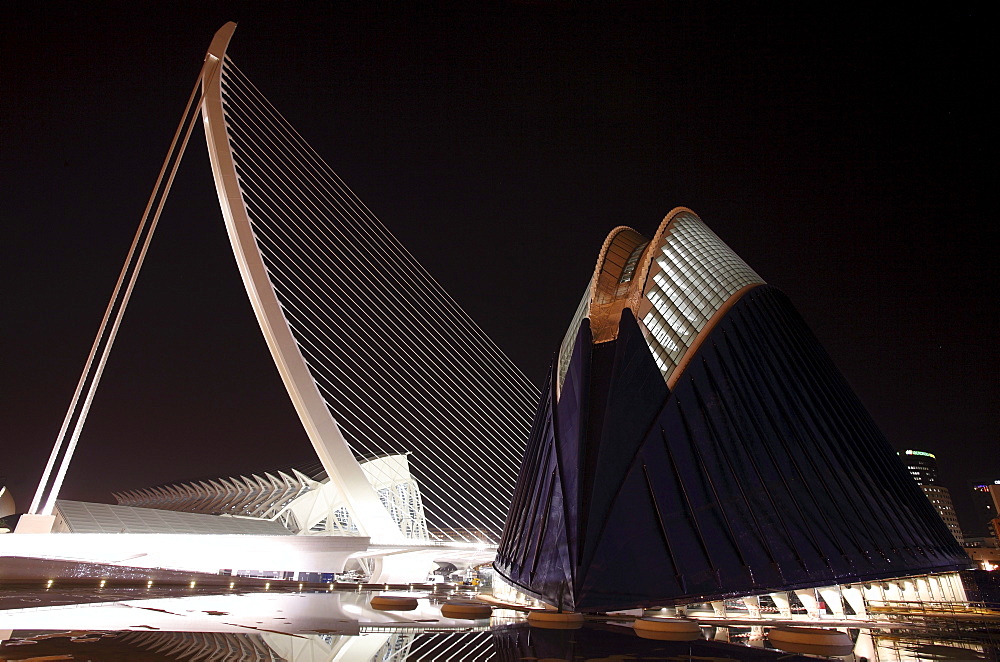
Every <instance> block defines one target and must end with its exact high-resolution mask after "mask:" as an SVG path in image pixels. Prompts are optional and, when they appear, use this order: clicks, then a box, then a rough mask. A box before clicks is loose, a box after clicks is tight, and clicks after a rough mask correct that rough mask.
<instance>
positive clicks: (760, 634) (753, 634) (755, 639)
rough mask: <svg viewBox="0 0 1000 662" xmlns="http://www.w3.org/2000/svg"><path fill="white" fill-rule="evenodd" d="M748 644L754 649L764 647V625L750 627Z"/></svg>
mask: <svg viewBox="0 0 1000 662" xmlns="http://www.w3.org/2000/svg"><path fill="white" fill-rule="evenodd" d="M747 644H749V645H750V646H751V647H753V648H763V647H764V626H762V625H751V626H750V638H749V639H747Z"/></svg>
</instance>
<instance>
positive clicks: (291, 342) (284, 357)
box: [202, 23, 403, 542]
mask: <svg viewBox="0 0 1000 662" xmlns="http://www.w3.org/2000/svg"><path fill="white" fill-rule="evenodd" d="M235 29H236V24H235V23H227V24H226V25H224V26H223V27H222V28H221V29H220V30H219V31H218V32H217V33H216V35H215V38H214V39H213V40H212V44H211V46H209V49H208V53H207V55H206V60H207V61H208V62H213V61H214V62H215V63H216V66H206V67H205V70H204V71H205V73H204V74H203V76H204V78H203V80H202V86H203V90H204V101H203V105H202V116H203V118H204V122H205V138H206V140H207V141H208V153H209V157H210V159H211V162H212V175H213V176H214V178H215V187H216V190H217V192H218V194H219V204H220V205H221V207H222V215H223V217H224V218H225V221H226V230H227V231H228V233H229V240H230V242H231V243H232V246H233V253H234V255H235V256H236V262H237V265H238V266H239V270H240V276H242V278H243V284H244V285H245V286H246V289H247V294H248V295H249V296H250V303H251V305H252V306H253V310H254V314H255V315H256V316H257V321H258V323H260V328H261V331H262V332H263V333H264V339H265V340H266V341H267V346H268V348H269V349H270V351H271V356H272V357H273V358H274V363H275V365H276V366H277V368H278V372H279V373H280V374H281V379H282V381H283V382H284V384H285V389H286V390H287V391H288V395H289V396H290V397H291V399H292V403H293V405H294V406H295V410H296V412H297V413H298V415H299V419H300V420H301V421H302V424H303V426H304V427H305V430H306V434H307V435H308V437H309V440H310V441H311V442H312V445H313V448H315V449H316V454H317V455H318V456H319V459H320V462H322V464H323V468H324V469H325V470H326V472H327V475H328V476H329V477H330V480H331V481H333V482H336V483H338V484H339V486H340V488H341V490H342V492H343V493H344V494H345V495H346V496H347V500H348V502H349V505H350V510H351V511H352V513H353V514H354V515H355V521H356V522H357V523H358V524H359V527H360V528H361V529H362V530H363V532H364V533H365V534H367V535H369V536H371V537H372V538H373V539H374V540H377V541H379V542H383V541H384V542H396V541H401V540H402V539H403V536H402V534H401V533H400V530H399V528H398V527H397V526H396V524H395V523H394V522H393V521H392V518H391V517H390V516H389V514H388V513H387V512H386V510H385V508H384V507H383V506H382V504H381V502H380V500H379V498H378V495H377V494H376V493H375V491H374V490H373V489H372V487H371V485H370V484H369V482H368V480H367V479H366V478H365V475H364V472H363V471H362V470H361V467H360V465H359V464H358V462H357V460H355V458H354V454H353V453H352V452H351V450H350V448H349V447H348V445H347V442H346V440H345V439H344V436H343V435H342V434H341V432H340V429H339V428H338V426H337V422H336V421H335V420H334V419H333V417H332V416H331V415H330V411H329V409H328V408H327V406H326V403H325V401H324V400H323V397H322V395H321V394H320V392H319V389H318V388H317V387H316V382H315V381H314V380H313V378H312V375H311V374H310V373H309V369H308V367H307V365H306V362H305V360H304V359H303V358H302V354H301V353H300V351H299V347H298V345H297V344H296V342H295V339H294V338H293V336H292V333H291V330H290V329H289V327H288V321H287V320H286V319H285V315H284V313H283V312H282V309H281V305H280V304H279V302H278V298H277V296H276V295H275V292H274V289H273V287H272V285H271V281H270V279H269V278H268V274H267V269H266V267H265V266H264V261H263V259H262V258H261V254H260V250H259V249H258V246H257V242H256V239H255V238H254V234H253V230H252V228H251V226H250V218H249V215H248V213H247V208H246V203H245V201H244V199H243V194H242V190H241V187H240V181H239V176H238V175H237V172H236V165H235V162H234V160H233V153H232V148H231V146H230V143H229V138H228V132H227V126H226V116H225V110H224V107H223V102H222V63H223V60H224V58H225V55H226V48H227V47H228V45H229V40H230V39H231V38H232V35H233V31H234V30H235Z"/></svg>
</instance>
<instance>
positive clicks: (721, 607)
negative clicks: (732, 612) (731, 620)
mask: <svg viewBox="0 0 1000 662" xmlns="http://www.w3.org/2000/svg"><path fill="white" fill-rule="evenodd" d="M712 612H713V613H714V614H715V615H716V616H718V617H719V618H725V617H726V603H725V602H724V601H723V600H716V601H715V602H713V603H712Z"/></svg>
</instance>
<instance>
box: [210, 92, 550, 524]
mask: <svg viewBox="0 0 1000 662" xmlns="http://www.w3.org/2000/svg"><path fill="white" fill-rule="evenodd" d="M234 105H235V104H233V103H230V104H229V105H228V106H227V110H229V111H230V113H229V116H228V117H227V121H228V122H229V123H230V125H231V126H230V130H231V133H233V131H232V129H233V126H232V125H233V120H234V119H235V117H234V116H235V113H234V112H233V110H234V108H233V106H234ZM239 142H240V143H248V142H249V143H251V144H253V142H254V141H253V140H249V141H244V140H240V141H239ZM235 151H236V153H237V154H239V153H240V151H241V149H240V148H239V147H237V149H236V150H235ZM248 165H249V164H248ZM244 169H246V168H244ZM334 176H335V175H334ZM241 178H242V179H244V180H245V179H246V177H245V176H244V175H243V174H241ZM241 183H243V184H244V186H246V184H247V183H248V182H247V181H241ZM323 184H324V185H325V186H326V187H329V182H323ZM267 188H270V187H267ZM247 192H249V191H247ZM258 193H259V195H254V196H253V197H260V198H261V199H262V200H264V199H265V198H266V191H259V192H258ZM286 197H287V194H286ZM252 204H253V206H254V207H256V203H255V202H252ZM255 211H256V209H255ZM270 211H271V213H272V214H274V212H275V210H274V209H273V206H272V209H271V210H270ZM279 215H280V214H279ZM337 215H338V216H342V214H340V213H338V214H337ZM254 216H255V218H256V217H257V216H258V214H256V213H255V214H254ZM296 217H297V214H296ZM292 218H293V217H292V216H288V217H287V220H288V221H291V220H292ZM256 220H257V221H258V223H257V224H256V225H257V226H259V227H256V229H257V230H258V231H263V230H264V227H265V226H266V224H262V223H260V222H259V221H260V220H261V219H260V218H256ZM323 220H326V221H327V223H329V219H327V218H325V217H324V218H323ZM352 220H354V221H359V220H362V221H363V219H360V218H358V217H357V215H356V214H355V218H354V219H352ZM314 225H315V223H314ZM352 229H356V228H354V227H352ZM376 229H381V228H376ZM279 230H280V228H279ZM272 234H273V233H272ZM280 234H281V235H284V234H285V232H281V233H280ZM382 234H383V235H387V238H388V239H389V241H388V242H387V243H390V245H391V244H396V245H397V246H398V242H397V241H395V240H394V238H392V237H391V235H388V233H387V231H384V230H383V232H382ZM370 236H371V234H369V237H370ZM258 239H259V240H260V239H264V238H263V237H258ZM271 240H272V241H275V240H278V241H281V243H283V244H284V245H285V246H286V247H287V248H288V249H289V250H292V251H295V252H298V251H297V250H296V248H301V247H296V246H295V245H294V244H289V243H288V242H287V241H282V239H281V237H280V236H276V237H271ZM265 243H266V239H265ZM311 243H313V244H315V242H314V241H313V242H311ZM373 245H374V244H373V242H372V241H371V240H369V242H365V243H362V248H363V249H365V250H366V252H368V253H369V255H371V256H372V258H374V259H375V264H377V263H378V261H380V260H385V261H386V264H389V265H391V264H393V263H398V262H399V257H400V252H397V253H394V254H383V255H375V254H374V253H373V252H372V251H371V250H367V249H368V248H369V247H371V246H373ZM317 248H319V247H317ZM352 248H353V247H352ZM400 248H401V247H400ZM280 252H281V253H282V254H286V251H285V250H281V251H280ZM355 252H357V251H355ZM402 252H403V253H405V251H402ZM262 254H263V255H264V256H265V257H269V254H268V252H267V251H264V252H263V253H262ZM280 258H281V256H280V255H278V256H274V259H269V260H268V262H269V263H270V268H271V269H270V270H271V271H276V270H278V269H277V268H278V267H279V265H281V264H282V261H281V259H280ZM411 260H412V258H411ZM313 262H314V264H316V266H317V267H320V266H321V264H320V263H319V262H316V261H315V260H313ZM364 266H365V269H361V270H359V272H358V273H367V271H368V270H370V267H371V264H365V265H364ZM282 271H283V270H282ZM374 271H376V272H378V270H377V269H376V270H374ZM418 271H420V270H418ZM382 274H383V275H390V276H394V275H395V272H393V271H389V272H382ZM283 275H284V276H285V279H287V278H292V279H293V280H298V281H300V284H299V288H300V290H304V291H303V292H302V293H303V295H305V296H308V297H310V298H312V297H313V296H315V294H316V292H315V291H310V288H309V287H308V283H303V282H301V281H302V278H301V276H299V275H298V274H292V275H289V274H287V273H284V274H283ZM282 280H284V279H282ZM308 280H311V281H312V284H313V285H314V286H319V287H320V288H321V289H324V288H322V284H321V283H319V282H317V281H316V280H315V278H314V277H313V276H312V275H310V277H309V279H308ZM366 280H367V281H368V283H369V284H370V285H371V286H377V283H376V282H373V281H372V280H371V279H366ZM326 285H327V286H328V287H330V286H331V285H332V284H331V283H326ZM433 286H436V288H437V290H440V286H439V285H437V284H436V283H433V284H432V287H431V288H430V289H431V292H430V294H432V295H434V294H438V295H439V292H437V291H435V289H434V287H433ZM338 289H341V290H342V289H343V288H338ZM410 289H415V288H410ZM425 289H426V286H425ZM372 291H374V292H376V293H378V292H379V290H378V289H377V287H375V289H374V290H372ZM421 294H423V295H424V297H426V296H427V293H426V292H422V293H421ZM296 298H297V297H296ZM404 299H405V298H404ZM363 300H364V298H363V299H362V301H363ZM417 302H418V303H424V301H422V300H421V299H420V298H417ZM290 303H292V302H289V301H283V307H285V309H286V312H289V313H290V312H292V311H294V310H295V306H293V305H290ZM355 303H357V302H355ZM452 307H454V303H453V302H452ZM369 312H374V313H376V314H379V313H381V314H382V315H385V314H386V312H387V311H385V310H383V311H378V310H373V311H369ZM438 316H439V317H440V314H439V315H438ZM293 317H294V318H300V315H298V314H294V313H293ZM327 317H328V318H329V319H330V322H332V323H334V324H336V323H337V321H338V320H340V319H342V318H340V317H339V316H337V315H335V314H334V316H333V317H331V316H330V314H329V313H327ZM466 319H467V318H466ZM301 321H303V322H305V321H306V318H305V317H304V316H303V317H301ZM416 321H420V320H419V319H418V320H416ZM448 321H450V322H451V323H452V324H453V325H454V324H455V322H456V321H463V320H461V319H459V320H456V319H455V317H454V316H452V318H451V319H450V320H448ZM324 325H325V326H327V328H329V325H328V324H325V323H324ZM295 326H296V328H297V327H298V325H295ZM366 326H368V328H372V326H371V324H367V320H366ZM303 328H304V329H308V328H309V325H308V324H304V326H303ZM330 330H331V331H332V329H330ZM435 330H436V331H439V330H440V329H435ZM309 333H310V335H312V336H313V337H314V339H315V341H317V342H322V341H323V339H324V338H326V339H329V338H330V336H329V335H328V333H327V332H326V331H323V330H322V329H320V330H319V333H317V332H316V330H311V331H309ZM479 334H481V331H479ZM404 337H405V334H404ZM474 339H476V338H474ZM413 340H414V341H416V344H415V347H416V348H417V349H422V347H421V345H422V343H421V342H420V341H423V340H425V339H424V338H416V337H414V338H413ZM478 340H481V339H478ZM300 342H301V340H300ZM309 344H310V345H314V343H313V342H310V343H309ZM480 344H481V345H482V344H484V343H480ZM485 345H486V348H489V344H488V343H486V344H485ZM314 346H315V345H314ZM316 349H317V356H315V357H314V360H313V361H310V365H313V364H314V363H322V361H317V360H316V359H319V358H320V357H319V356H318V352H321V351H323V350H329V347H322V348H320V347H316ZM363 349H365V353H366V354H367V355H368V357H369V358H374V357H372V356H371V351H370V350H371V349H373V348H371V346H370V345H369V346H368V347H367V348H363ZM403 349H411V351H412V347H411V348H403ZM378 350H379V353H378V354H376V357H379V358H381V357H380V356H379V355H380V354H384V352H385V348H384V347H380V348H378ZM466 351H468V350H466ZM309 353H310V354H313V352H309ZM480 353H482V348H480ZM492 353H494V354H495V349H494V350H493V352H492ZM397 358H402V357H397ZM477 358H478V359H479V363H480V364H482V360H483V357H482V356H481V355H480V356H478V357H477ZM470 363H471V362H470ZM324 367H326V366H324ZM362 367H363V368H364V367H368V368H369V371H368V372H367V373H362V375H361V378H364V377H367V379H368V380H369V381H370V380H371V377H372V373H371V371H370V368H371V366H370V365H365V363H362ZM375 367H376V368H379V367H383V366H375ZM499 367H506V368H507V372H510V367H511V366H510V364H509V362H507V363H506V365H504V364H503V362H501V366H490V369H492V370H493V371H494V375H495V371H496V369H497V368H499ZM327 370H329V369H328V368H327ZM473 374H475V373H473ZM515 377H516V374H515ZM338 381H341V380H338ZM351 381H352V382H354V381H355V380H353V379H352V380H351ZM521 381H522V384H523V383H526V380H524V379H523V376H522V377H521ZM439 382H440V379H439V380H437V381H436V382H435V384H434V385H435V386H436V387H438V388H439V387H440V383H439ZM487 383H488V381H487ZM352 385H354V386H357V384H356V382H355V383H354V384H352ZM362 385H363V384H362ZM329 386H331V387H333V391H335V392H336V391H338V390H339V389H337V388H336V385H335V384H329ZM474 386H477V387H478V386H479V385H478V384H474ZM324 390H328V389H324ZM521 390H522V395H523V396H524V397H523V399H524V400H525V401H526V402H530V400H531V394H530V393H528V394H524V390H526V389H521ZM459 395H460V394H459ZM506 395H507V396H508V397H510V395H514V394H512V393H508V394H506ZM465 396H466V399H471V400H472V401H476V400H478V399H479V397H480V394H479V393H477V392H475V391H470V392H467V393H466V394H465ZM431 404H433V403H431ZM446 404H450V405H451V403H446ZM451 406H453V405H451ZM507 406H508V407H510V404H509V403H508V404H507ZM331 408H334V407H331ZM510 413H513V414H514V415H515V417H516V418H521V419H522V421H521V422H523V423H524V425H520V426H518V425H516V422H517V421H515V427H521V428H522V429H523V430H524V432H525V433H526V431H527V429H526V428H527V422H528V421H527V420H524V419H529V418H530V411H527V412H526V413H524V414H522V415H520V416H517V413H518V412H510ZM344 422H345V423H349V417H347V418H344ZM367 427H369V429H371V426H367ZM388 428H389V430H391V431H392V432H395V433H396V434H397V435H400V434H401V433H402V435H405V434H406V433H407V432H409V433H410V434H412V430H410V429H400V428H397V427H394V426H392V425H391V424H390V425H388ZM372 431H373V432H375V431H374V430H372ZM491 436H492V435H491ZM352 441H353V439H352ZM428 441H430V442H431V443H432V444H433V440H428ZM521 445H522V444H520V443H519V442H515V443H514V446H515V448H514V451H515V452H514V453H513V454H514V456H515V457H517V456H518V455H519V450H520V449H519V446H521ZM374 446H375V447H376V448H378V449H379V450H382V451H383V452H384V450H385V447H384V446H383V445H382V444H378V443H377V442H376V443H375V444H374ZM432 447H433V446H432ZM434 448H437V447H434ZM482 450H483V451H485V453H486V454H487V455H492V456H494V457H497V458H499V459H500V461H501V464H508V463H510V459H511V458H509V457H507V458H505V457H504V455H505V454H504V453H502V452H501V453H499V454H498V453H490V452H489V446H488V445H487V446H486V448H484V449H482ZM445 451H446V453H447V451H448V449H445ZM443 457H444V458H447V460H448V461H452V460H453V459H454V458H450V457H449V456H448V455H447V454H445V455H444V456H443ZM413 459H414V460H417V458H416V457H414V458H413ZM504 459H507V462H504V461H503V460H504ZM421 460H422V458H421ZM417 464H423V462H422V461H419V462H417ZM421 473H422V472H421ZM503 473H507V472H503ZM449 478H450V479H451V480H452V481H453V480H454V477H453V476H450V477H449ZM446 480H447V479H446ZM513 480H514V477H513V476H511V480H510V481H509V482H511V483H512V482H513ZM463 482H465V481H464V480H463ZM503 482H508V481H503ZM475 487H478V488H479V489H481V487H482V486H475ZM463 491H465V490H463ZM480 501H481V500H480ZM429 505H430V504H429V503H428V499H426V498H425V499H424V506H425V509H427V510H428V511H431V510H432V509H431V508H429V507H428V506H429ZM480 505H487V504H480ZM492 505H493V506H494V508H495V506H496V504H495V503H493V504H492ZM463 510H464V508H463ZM476 510H478V508H476ZM483 514H484V513H478V517H482V516H483ZM500 517H502V513H501V514H500ZM460 519H461V520H464V521H465V522H466V523H467V524H470V525H473V526H477V527H478V526H481V525H482V524H486V523H485V522H481V521H469V520H468V519H467V518H466V517H460Z"/></svg>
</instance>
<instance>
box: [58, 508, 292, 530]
mask: <svg viewBox="0 0 1000 662" xmlns="http://www.w3.org/2000/svg"><path fill="white" fill-rule="evenodd" d="M55 515H56V522H57V524H56V526H57V530H62V531H65V532H69V533H192V534H216V535H218V534H229V535H258V536H260V535H265V536H288V535H292V534H291V532H290V531H289V530H288V529H286V528H285V527H283V526H282V525H281V524H279V523H278V522H272V521H269V520H263V519H251V518H244V517H225V516H221V517H220V516H215V515H200V514H196V513H182V512H175V511H171V510H156V509H153V508H133V507H131V506H113V505H111V504H107V503H86V502H83V501H63V500H60V501H57V502H56V507H55ZM60 524H62V525H64V526H60Z"/></svg>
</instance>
